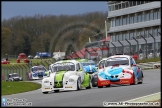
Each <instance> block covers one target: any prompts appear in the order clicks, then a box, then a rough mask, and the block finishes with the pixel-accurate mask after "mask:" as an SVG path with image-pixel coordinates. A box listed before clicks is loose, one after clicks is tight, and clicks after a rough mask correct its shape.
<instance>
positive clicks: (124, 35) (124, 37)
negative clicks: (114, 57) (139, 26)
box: [122, 32, 125, 41]
mask: <svg viewBox="0 0 162 108" xmlns="http://www.w3.org/2000/svg"><path fill="white" fill-rule="evenodd" d="M122 35H123V36H122V37H123V41H124V40H125V32H123V33H122Z"/></svg>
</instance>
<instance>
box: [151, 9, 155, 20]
mask: <svg viewBox="0 0 162 108" xmlns="http://www.w3.org/2000/svg"><path fill="white" fill-rule="evenodd" d="M153 16H154V15H153V12H152V11H151V12H150V20H153Z"/></svg>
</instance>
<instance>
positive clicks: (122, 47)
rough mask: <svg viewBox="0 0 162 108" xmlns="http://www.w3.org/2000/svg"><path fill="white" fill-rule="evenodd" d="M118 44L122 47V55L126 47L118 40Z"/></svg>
mask: <svg viewBox="0 0 162 108" xmlns="http://www.w3.org/2000/svg"><path fill="white" fill-rule="evenodd" d="M118 42H119V43H120V44H121V45H122V53H123V51H124V45H123V44H122V43H121V42H120V41H119V40H118Z"/></svg>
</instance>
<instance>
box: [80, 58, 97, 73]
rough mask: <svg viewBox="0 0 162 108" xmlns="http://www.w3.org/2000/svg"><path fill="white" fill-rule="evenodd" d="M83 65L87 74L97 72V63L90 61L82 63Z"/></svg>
mask: <svg viewBox="0 0 162 108" xmlns="http://www.w3.org/2000/svg"><path fill="white" fill-rule="evenodd" d="M81 64H82V67H83V69H84V72H87V73H89V74H92V73H94V72H97V66H96V63H95V62H93V61H88V62H82V63H81Z"/></svg>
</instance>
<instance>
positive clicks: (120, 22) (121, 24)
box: [120, 17, 123, 26]
mask: <svg viewBox="0 0 162 108" xmlns="http://www.w3.org/2000/svg"><path fill="white" fill-rule="evenodd" d="M122 25H123V24H122V18H121V17H120V26H122Z"/></svg>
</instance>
